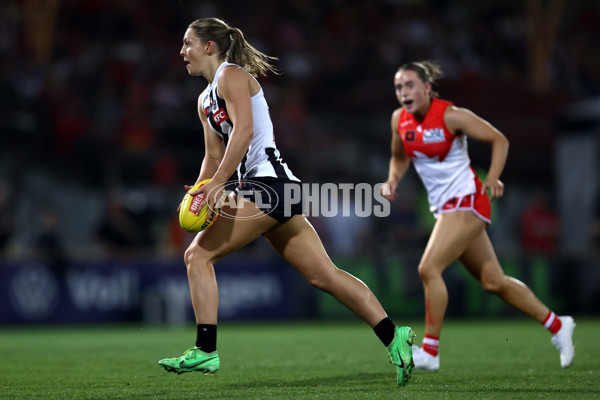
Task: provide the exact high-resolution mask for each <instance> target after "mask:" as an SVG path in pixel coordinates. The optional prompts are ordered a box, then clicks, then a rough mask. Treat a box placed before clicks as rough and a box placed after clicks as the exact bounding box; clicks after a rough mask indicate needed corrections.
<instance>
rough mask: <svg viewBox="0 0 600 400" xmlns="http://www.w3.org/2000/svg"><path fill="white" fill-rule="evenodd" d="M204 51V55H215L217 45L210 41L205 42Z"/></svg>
mask: <svg viewBox="0 0 600 400" xmlns="http://www.w3.org/2000/svg"><path fill="white" fill-rule="evenodd" d="M204 50H205V51H206V54H208V55H209V56H211V55H213V54H214V53H215V51H216V50H217V45H216V43H215V42H213V41H212V40H209V41H207V42H206V43H205V44H204Z"/></svg>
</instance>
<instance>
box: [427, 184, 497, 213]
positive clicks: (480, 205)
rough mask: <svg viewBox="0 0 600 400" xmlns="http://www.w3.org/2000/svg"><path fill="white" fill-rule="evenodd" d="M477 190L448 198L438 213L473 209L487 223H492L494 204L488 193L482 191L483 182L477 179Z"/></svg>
mask: <svg viewBox="0 0 600 400" xmlns="http://www.w3.org/2000/svg"><path fill="white" fill-rule="evenodd" d="M476 190H477V191H476V192H475V193H473V194H468V195H466V196H462V197H454V198H452V199H450V200H448V201H447V202H446V203H444V205H443V206H442V208H441V209H439V210H438V213H450V212H454V211H457V210H468V211H473V212H474V213H475V215H477V216H478V217H479V218H481V219H482V220H483V221H484V222H486V223H487V224H491V223H492V219H491V217H492V205H491V203H490V199H489V197H488V195H487V193H483V194H482V193H481V182H480V181H479V179H477V184H476Z"/></svg>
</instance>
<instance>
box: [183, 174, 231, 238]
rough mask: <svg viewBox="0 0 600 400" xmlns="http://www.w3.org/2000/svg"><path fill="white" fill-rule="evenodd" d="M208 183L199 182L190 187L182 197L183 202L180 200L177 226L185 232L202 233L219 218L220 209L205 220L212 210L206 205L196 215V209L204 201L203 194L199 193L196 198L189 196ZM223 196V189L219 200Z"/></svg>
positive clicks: (206, 181) (207, 180) (205, 181)
mask: <svg viewBox="0 0 600 400" xmlns="http://www.w3.org/2000/svg"><path fill="white" fill-rule="evenodd" d="M208 182H210V179H206V180H204V181H202V182H199V183H197V184H195V185H194V187H192V188H191V189H190V190H189V191H188V193H186V194H185V196H183V200H181V204H180V205H179V225H181V227H182V228H183V230H184V231H186V232H202V231H203V230H205V229H207V228H208V227H210V226H211V225H212V224H213V223H214V222H215V221H216V220H217V217H218V216H219V212H220V211H221V209H219V208H218V209H216V210H215V212H214V213H213V215H212V217H211V218H210V219H208V220H207V219H206V217H207V216H208V215H209V214H210V213H211V211H212V210H210V209H209V208H208V204H205V205H204V207H202V209H201V210H200V212H199V213H198V215H196V212H197V211H198V207H200V203H202V200H204V194H203V193H200V194H199V195H197V196H191V195H190V194H189V192H193V191H194V190H197V189H198V188H200V186H202V185H204V184H206V183H208ZM224 196H225V189H224V188H223V195H222V197H221V200H222V199H223V197H224Z"/></svg>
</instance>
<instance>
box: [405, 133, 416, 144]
mask: <svg viewBox="0 0 600 400" xmlns="http://www.w3.org/2000/svg"><path fill="white" fill-rule="evenodd" d="M404 140H406V141H407V142H414V141H415V131H407V132H406V136H405V139H404Z"/></svg>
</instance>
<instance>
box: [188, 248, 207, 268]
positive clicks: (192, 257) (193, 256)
mask: <svg viewBox="0 0 600 400" xmlns="http://www.w3.org/2000/svg"><path fill="white" fill-rule="evenodd" d="M207 260H208V254H207V253H206V252H205V251H204V250H203V249H202V248H201V247H200V246H198V245H194V244H193V243H192V244H191V245H190V247H188V248H187V250H186V251H185V253H184V255H183V261H184V262H185V265H186V267H187V268H188V269H190V268H192V267H193V266H196V265H204V264H205V262H206V261H207Z"/></svg>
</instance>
